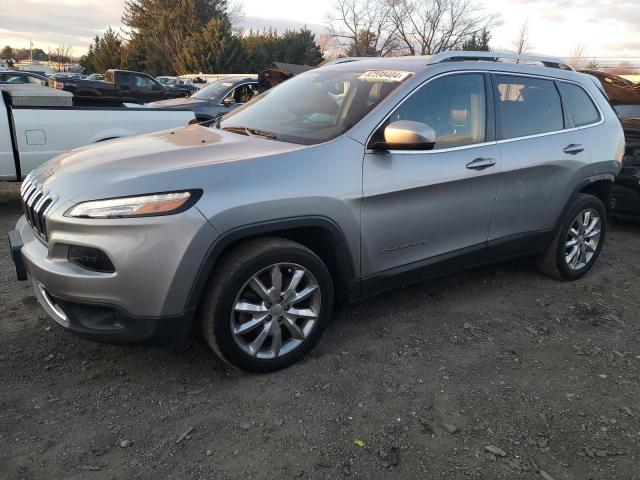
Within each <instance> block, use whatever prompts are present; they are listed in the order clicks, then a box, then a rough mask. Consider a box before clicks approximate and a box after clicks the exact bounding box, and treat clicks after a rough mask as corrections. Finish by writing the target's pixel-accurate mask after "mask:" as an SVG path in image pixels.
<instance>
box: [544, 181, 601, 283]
mask: <svg viewBox="0 0 640 480" xmlns="http://www.w3.org/2000/svg"><path fill="white" fill-rule="evenodd" d="M586 212H589V220H588V221H589V224H588V225H587V226H586V228H585V226H584V225H582V227H580V224H583V223H584V221H585V218H586V217H585V215H586ZM594 216H597V217H598V222H597V223H596V224H595V225H594V226H593V229H592V230H589V226H590V225H591V222H594ZM579 217H580V220H578V218H579ZM596 230H599V233H597V234H596ZM606 233H607V210H606V208H605V206H604V204H603V203H602V201H601V200H600V199H599V198H597V197H594V196H593V195H587V194H584V193H579V194H578V195H577V196H576V198H575V199H573V200H572V202H571V203H570V204H569V205H568V206H567V208H566V209H565V211H564V213H563V214H562V219H561V220H560V226H559V227H558V230H557V231H556V234H555V236H554V238H553V240H552V241H551V243H550V244H549V246H548V247H547V250H546V252H545V253H544V254H543V255H542V257H541V258H540V261H539V264H538V265H539V267H540V270H542V271H543V272H544V273H546V274H547V275H549V276H550V277H553V278H557V279H559V280H576V279H578V278H580V277H582V276H583V275H585V274H586V273H587V272H588V271H589V270H591V267H593V265H594V263H595V262H596V260H597V259H598V256H599V255H600V252H601V250H602V246H603V245H604V241H605V237H606ZM576 234H577V235H576ZM576 239H577V240H576ZM573 240H576V243H573ZM594 240H596V243H595V244H594ZM570 241H571V243H570ZM576 248H577V249H578V251H577V252H576V251H575V250H576ZM572 253H573V254H574V256H571V254H572ZM576 257H577V258H576Z"/></svg>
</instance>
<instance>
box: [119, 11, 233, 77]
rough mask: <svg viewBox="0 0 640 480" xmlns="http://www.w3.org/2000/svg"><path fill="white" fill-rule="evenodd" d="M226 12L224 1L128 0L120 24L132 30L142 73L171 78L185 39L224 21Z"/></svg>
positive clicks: (132, 38) (132, 39) (132, 37)
mask: <svg viewBox="0 0 640 480" xmlns="http://www.w3.org/2000/svg"><path fill="white" fill-rule="evenodd" d="M226 11H227V2H226V0H127V1H126V2H125V10H124V13H123V15H122V22H123V23H124V24H125V25H126V26H128V27H130V28H131V29H132V35H131V39H130V40H131V42H132V43H135V44H136V45H137V48H138V49H140V51H141V52H142V56H141V57H142V58H144V70H146V71H147V72H150V73H153V74H161V73H163V74H170V73H174V72H175V71H176V70H177V62H178V56H179V55H180V53H181V50H182V48H183V46H184V45H185V43H186V42H187V39H188V38H189V37H190V36H191V35H194V34H196V33H198V32H200V30H201V29H202V28H203V27H204V26H205V25H207V24H208V22H209V21H211V20H213V19H216V18H220V19H224V20H226V19H227V14H226ZM129 58H132V57H131V56H130V57H129ZM133 63H137V60H136V62H133Z"/></svg>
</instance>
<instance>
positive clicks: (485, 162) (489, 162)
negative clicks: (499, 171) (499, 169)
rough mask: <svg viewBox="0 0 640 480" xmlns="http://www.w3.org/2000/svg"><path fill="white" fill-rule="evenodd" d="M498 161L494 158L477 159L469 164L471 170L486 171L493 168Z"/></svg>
mask: <svg viewBox="0 0 640 480" xmlns="http://www.w3.org/2000/svg"><path fill="white" fill-rule="evenodd" d="M495 164H496V161H495V160H494V159H493V158H476V159H475V160H472V161H470V162H469V163H467V168H468V169H469V170H484V169H485V168H489V167H493V166H494V165H495Z"/></svg>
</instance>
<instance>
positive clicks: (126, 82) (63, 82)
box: [53, 70, 185, 103]
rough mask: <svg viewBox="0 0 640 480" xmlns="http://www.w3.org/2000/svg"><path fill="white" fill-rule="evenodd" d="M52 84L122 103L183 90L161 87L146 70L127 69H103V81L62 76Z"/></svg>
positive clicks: (175, 94) (172, 95)
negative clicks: (104, 70) (104, 71)
mask: <svg viewBox="0 0 640 480" xmlns="http://www.w3.org/2000/svg"><path fill="white" fill-rule="evenodd" d="M53 86H54V88H58V89H60V90H66V91H67V92H71V93H73V95H74V96H76V97H78V98H85V99H88V100H89V101H90V100H91V99H95V98H99V99H101V100H108V101H112V100H117V101H120V102H124V103H147V102H153V101H156V100H162V99H166V98H176V97H180V96H184V95H185V93H184V92H183V91H174V90H171V89H168V88H165V87H164V86H162V85H161V84H160V83H158V82H157V81H156V79H155V78H153V77H151V76H150V75H147V74H146V73H140V72H130V71H127V70H107V72H106V73H105V78H104V81H92V80H74V79H70V78H62V79H59V80H57V81H56V82H55V83H54V84H53Z"/></svg>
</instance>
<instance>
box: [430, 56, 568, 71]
mask: <svg viewBox="0 0 640 480" xmlns="http://www.w3.org/2000/svg"><path fill="white" fill-rule="evenodd" d="M501 59H509V60H515V62H516V63H518V62H520V61H525V62H540V63H541V64H542V65H543V66H545V67H549V68H559V69H560V70H573V67H572V66H571V65H569V63H568V62H567V61H566V60H562V59H560V58H554V57H545V56H542V55H527V54H518V53H511V52H470V51H458V52H442V53H436V54H435V55H433V56H431V57H430V58H429V60H428V61H427V65H433V64H436V63H442V62H463V61H466V60H484V61H489V62H499V61H500V60H501Z"/></svg>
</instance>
